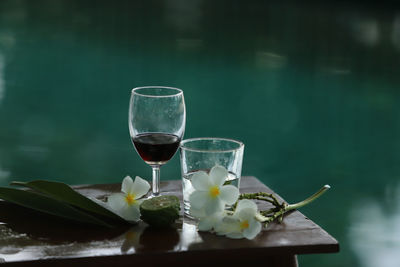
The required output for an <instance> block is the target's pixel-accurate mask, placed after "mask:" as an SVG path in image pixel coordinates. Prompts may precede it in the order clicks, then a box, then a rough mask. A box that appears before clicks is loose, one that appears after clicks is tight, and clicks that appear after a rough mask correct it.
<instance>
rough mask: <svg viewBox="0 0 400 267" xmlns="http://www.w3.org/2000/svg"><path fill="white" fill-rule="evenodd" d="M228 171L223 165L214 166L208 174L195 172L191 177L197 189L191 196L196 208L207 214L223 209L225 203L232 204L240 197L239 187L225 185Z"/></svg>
mask: <svg viewBox="0 0 400 267" xmlns="http://www.w3.org/2000/svg"><path fill="white" fill-rule="evenodd" d="M227 177H228V171H227V170H226V169H225V168H224V167H222V166H218V165H217V166H214V167H213V168H211V170H210V174H209V175H208V174H207V173H206V172H204V171H199V172H197V173H195V174H194V175H193V177H192V179H191V182H192V185H193V187H194V189H195V191H194V192H193V193H192V194H191V195H190V196H189V201H190V206H191V207H193V209H194V210H204V212H205V215H206V216H208V215H212V214H214V213H216V212H220V211H223V210H224V208H225V205H226V204H227V205H232V204H234V203H235V202H236V200H237V199H238V197H239V189H238V188H237V187H235V186H233V185H224V182H225V180H226V178H227Z"/></svg>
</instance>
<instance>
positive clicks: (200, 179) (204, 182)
mask: <svg viewBox="0 0 400 267" xmlns="http://www.w3.org/2000/svg"><path fill="white" fill-rule="evenodd" d="M191 182H192V185H193V187H194V189H196V190H201V191H207V190H208V189H209V188H210V185H211V184H210V177H209V176H208V175H207V173H205V172H203V171H198V172H196V173H195V174H194V175H193V176H192V179H191Z"/></svg>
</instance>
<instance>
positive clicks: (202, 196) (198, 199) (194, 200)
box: [189, 191, 209, 209]
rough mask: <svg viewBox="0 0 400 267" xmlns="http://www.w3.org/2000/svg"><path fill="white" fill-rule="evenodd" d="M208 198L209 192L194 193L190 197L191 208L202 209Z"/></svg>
mask: <svg viewBox="0 0 400 267" xmlns="http://www.w3.org/2000/svg"><path fill="white" fill-rule="evenodd" d="M208 198H209V197H208V192H205V191H194V192H193V193H192V194H190V196H189V202H190V206H191V207H193V208H194V209H201V208H203V207H204V205H205V204H206V202H207V199H208Z"/></svg>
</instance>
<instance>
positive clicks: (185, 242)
mask: <svg viewBox="0 0 400 267" xmlns="http://www.w3.org/2000/svg"><path fill="white" fill-rule="evenodd" d="M76 189H77V190H78V191H79V192H81V193H82V194H84V195H87V196H91V197H96V198H99V199H105V197H106V196H107V195H109V194H110V192H117V191H119V190H120V185H119V184H113V185H82V186H77V187H76ZM161 189H162V192H164V193H165V194H175V195H178V196H179V197H180V198H181V199H182V192H181V181H178V180H174V181H167V182H163V183H162V185H161ZM259 191H264V192H272V191H271V190H270V189H269V188H268V187H266V186H265V185H264V184H262V183H261V182H260V181H258V180H257V179H256V178H254V177H242V181H241V192H242V193H244V192H259ZM258 204H259V207H260V208H262V209H265V208H266V207H267V205H268V204H266V203H265V202H260V203H258ZM338 251H339V244H338V242H337V241H336V240H335V239H334V238H333V237H332V236H330V235H329V234H328V233H327V232H326V231H324V230H323V229H322V228H321V227H319V226H318V225H316V224H315V223H314V222H312V221H311V220H310V219H308V218H306V217H305V216H304V215H303V214H301V213H300V212H298V211H293V212H291V213H290V214H288V215H287V216H286V217H285V218H284V220H283V223H282V224H278V223H272V224H270V226H269V227H268V228H267V229H264V230H263V231H262V233H260V234H259V235H258V236H257V237H256V238H255V239H253V240H246V239H241V240H234V239H228V238H225V237H220V236H216V235H214V234H211V233H203V232H197V231H196V224H195V222H193V221H191V220H189V219H187V218H181V219H180V220H178V221H177V223H176V225H175V228H173V229H170V230H162V231H156V230H153V229H150V228H148V227H147V226H146V225H145V224H144V223H139V224H138V225H135V226H127V227H120V228H117V229H112V230H109V229H105V228H100V227H93V226H85V225H78V224H75V223H72V222H71V223H69V222H68V223H67V222H66V221H65V220H60V219H58V218H55V217H53V216H50V215H44V214H42V213H38V212H35V211H32V210H29V209H25V208H22V207H20V206H16V205H14V204H11V203H8V202H5V201H0V263H2V264H0V267H1V266H19V265H23V266H74V267H75V266H134V265H136V266H137V265H138V264H141V265H142V264H143V266H169V265H171V266H172V265H174V266H180V265H185V266H200V265H208V266H214V265H215V264H224V263H229V262H232V263H237V264H246V266H250V265H249V264H261V263H262V264H263V265H265V266H297V259H296V255H297V254H309V253H332V252H338ZM234 266H236V265H234Z"/></svg>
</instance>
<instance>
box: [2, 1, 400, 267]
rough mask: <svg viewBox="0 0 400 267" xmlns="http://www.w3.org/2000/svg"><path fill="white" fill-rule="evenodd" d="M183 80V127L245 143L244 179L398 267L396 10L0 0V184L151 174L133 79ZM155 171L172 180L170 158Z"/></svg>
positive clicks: (330, 261)
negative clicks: (141, 150)
mask: <svg viewBox="0 0 400 267" xmlns="http://www.w3.org/2000/svg"><path fill="white" fill-rule="evenodd" d="M143 85H168V86H175V87H179V88H182V89H183V90H184V93H185V98H186V105H187V118H188V119H187V127H186V134H185V137H186V138H189V137H200V136H218V137H229V138H235V139H239V140H241V141H243V142H244V143H245V145H246V147H245V157H244V165H243V173H242V174H243V175H253V176H256V177H258V178H259V179H261V180H262V181H263V182H264V183H266V184H267V185H269V186H270V187H272V188H273V189H275V190H276V191H277V192H278V193H280V194H281V195H282V196H283V197H284V198H286V199H287V200H288V201H289V202H295V201H297V200H301V199H303V198H305V197H306V196H308V195H309V194H310V193H312V192H314V191H315V190H317V189H318V188H319V187H320V186H322V185H323V184H326V183H328V184H330V185H331V186H332V187H333V189H332V190H330V192H329V193H328V194H327V195H325V196H324V197H323V198H322V199H320V200H318V202H317V203H315V204H312V205H310V206H308V207H305V208H303V209H302V212H303V213H305V214H306V215H308V216H309V217H310V218H311V219H313V220H314V221H315V222H317V223H318V224H320V225H321V226H322V227H324V228H325V229H326V230H327V231H328V232H329V233H331V234H332V235H333V236H334V237H336V238H337V239H338V240H339V242H340V245H341V252H340V253H339V254H330V255H329V254H324V255H307V256H301V257H299V262H300V266H381V267H388V266H398V265H397V264H398V262H400V256H399V255H400V197H399V195H400V182H399V181H400V179H399V173H400V172H399V171H400V164H399V161H400V154H399V151H400V142H399V138H398V136H399V134H400V117H399V112H400V106H399V104H398V103H399V98H400V92H399V85H400V9H399V8H398V7H397V6H396V5H394V6H393V5H391V4H390V2H386V3H384V4H382V3H380V4H371V3H365V2H361V1H360V2H357V1H352V2H346V1H332V2H329V1H323V2H317V1H306V2H302V3H300V2H295V1H288V2H285V1H276V2H275V1H272V2H269V1H209V0H193V1H184V0H167V1H155V0H152V1H113V2H112V1H67V0H64V1H50V0H47V1H28V0H26V1H11V0H10V1H6V0H2V1H1V2H0V185H2V186H4V185H7V184H8V183H9V182H10V181H11V180H31V179H36V178H47V179H53V180H60V181H64V182H67V183H69V184H82V183H111V182H120V181H121V180H122V178H123V177H124V176H125V175H126V174H130V175H132V176H134V175H140V176H141V177H147V178H150V168H149V167H148V166H146V164H145V163H144V162H143V161H142V160H141V159H140V158H139V156H138V155H137V154H136V152H135V150H134V149H133V146H132V144H131V141H130V137H129V133H128V126H127V114H128V113H127V112H128V102H129V95H130V89H131V88H133V87H136V86H143ZM161 177H162V179H179V178H180V169H179V159H178V157H177V156H175V157H174V159H173V160H172V161H171V162H169V163H168V164H167V165H166V166H164V167H163V168H162V171H161Z"/></svg>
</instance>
